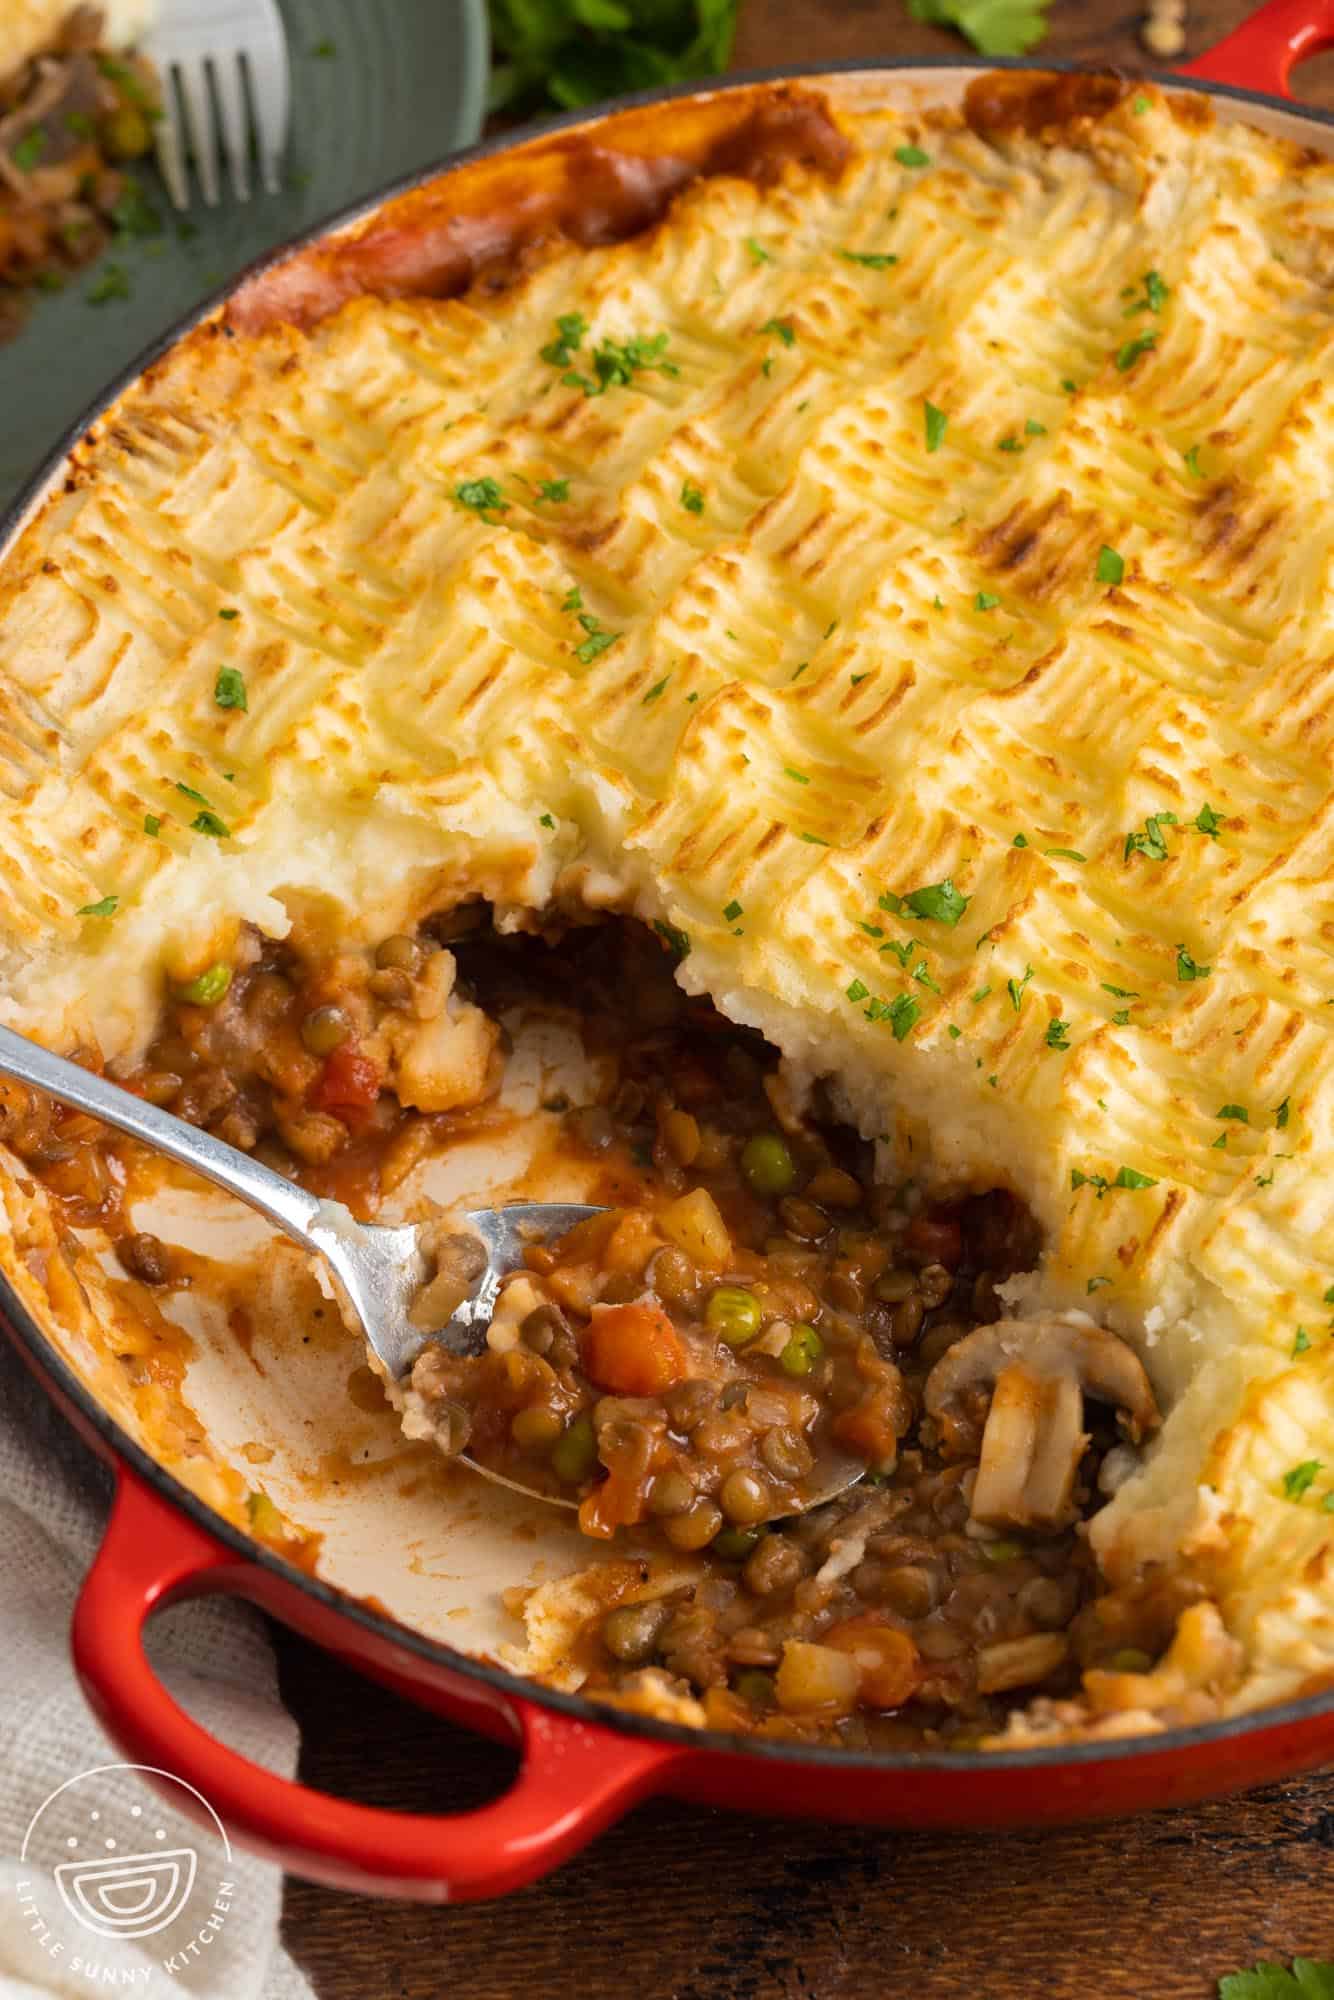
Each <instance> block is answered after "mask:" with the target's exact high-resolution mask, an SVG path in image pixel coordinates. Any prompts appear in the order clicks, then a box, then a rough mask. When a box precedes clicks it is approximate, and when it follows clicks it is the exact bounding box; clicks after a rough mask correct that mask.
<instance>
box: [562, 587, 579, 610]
mask: <svg viewBox="0 0 1334 2000" xmlns="http://www.w3.org/2000/svg"><path fill="white" fill-rule="evenodd" d="M560 608H561V610H562V611H582V610H583V608H584V593H583V592H582V590H580V588H579V586H578V584H577V583H576V584H575V585H574V587H573V589H571V590H567V591H566V593H565V595H564V597H562V599H561V601H560Z"/></svg>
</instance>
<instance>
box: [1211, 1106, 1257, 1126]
mask: <svg viewBox="0 0 1334 2000" xmlns="http://www.w3.org/2000/svg"><path fill="white" fill-rule="evenodd" d="M1214 1117H1215V1118H1231V1119H1234V1120H1235V1121H1236V1123H1237V1124H1238V1125H1249V1124H1250V1122H1251V1114H1250V1112H1249V1111H1248V1110H1247V1109H1246V1106H1245V1105H1244V1104H1221V1105H1220V1106H1219V1108H1218V1110H1217V1111H1215V1113H1214Z"/></svg>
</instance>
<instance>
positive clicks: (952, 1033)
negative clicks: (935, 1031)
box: [945, 1021, 963, 1042]
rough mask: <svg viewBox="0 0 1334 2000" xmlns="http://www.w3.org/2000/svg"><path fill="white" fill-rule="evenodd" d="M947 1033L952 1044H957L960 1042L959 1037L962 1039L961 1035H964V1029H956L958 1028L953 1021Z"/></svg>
mask: <svg viewBox="0 0 1334 2000" xmlns="http://www.w3.org/2000/svg"><path fill="white" fill-rule="evenodd" d="M945 1032H946V1034H947V1035H948V1036H949V1038H950V1040H951V1041H952V1042H957V1041H958V1039H959V1037H960V1035H962V1033H963V1029H962V1028H956V1027H955V1025H954V1023H953V1021H951V1022H950V1024H949V1027H948V1028H947V1029H946V1030H945Z"/></svg>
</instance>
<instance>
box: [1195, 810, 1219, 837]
mask: <svg viewBox="0 0 1334 2000" xmlns="http://www.w3.org/2000/svg"><path fill="white" fill-rule="evenodd" d="M1191 825H1192V826H1193V827H1194V828H1195V831H1196V832H1197V833H1203V834H1207V835H1208V837H1209V839H1210V840H1217V838H1218V834H1219V830H1220V828H1221V827H1222V825H1223V821H1222V819H1221V818H1220V817H1219V815H1218V814H1217V813H1216V812H1215V811H1214V809H1213V807H1212V806H1210V805H1204V806H1201V807H1200V810H1199V811H1198V812H1197V813H1196V815H1195V817H1194V819H1193V820H1192V821H1191Z"/></svg>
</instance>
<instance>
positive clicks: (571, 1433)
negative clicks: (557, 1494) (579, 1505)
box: [551, 1410, 598, 1486]
mask: <svg viewBox="0 0 1334 2000" xmlns="http://www.w3.org/2000/svg"><path fill="white" fill-rule="evenodd" d="M597 1462H598V1441H597V1437H596V1435H595V1434H594V1430H593V1419H592V1418H591V1417H590V1416H589V1414H588V1412H587V1410H585V1411H583V1412H582V1414H581V1415H579V1416H577V1417H571V1419H570V1421H569V1423H568V1424H567V1425H566V1426H565V1429H564V1431H563V1432H562V1434H561V1435H560V1437H558V1438H557V1439H556V1442H555V1444H554V1445H553V1446H552V1447H551V1469H552V1471H553V1472H554V1473H555V1475H556V1477H557V1479H561V1480H563V1481H564V1482H565V1484H566V1485H567V1486H579V1485H582V1483H583V1481H584V1480H585V1479H587V1478H588V1476H589V1474H590V1473H591V1472H592V1470H593V1467H594V1466H595V1465H596V1464H597Z"/></svg>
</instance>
